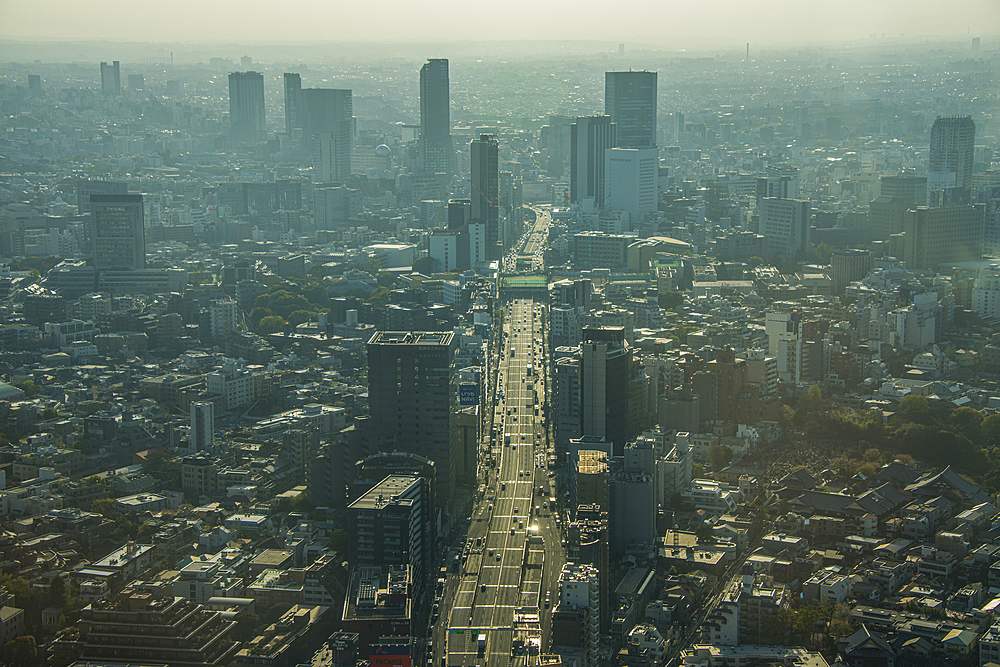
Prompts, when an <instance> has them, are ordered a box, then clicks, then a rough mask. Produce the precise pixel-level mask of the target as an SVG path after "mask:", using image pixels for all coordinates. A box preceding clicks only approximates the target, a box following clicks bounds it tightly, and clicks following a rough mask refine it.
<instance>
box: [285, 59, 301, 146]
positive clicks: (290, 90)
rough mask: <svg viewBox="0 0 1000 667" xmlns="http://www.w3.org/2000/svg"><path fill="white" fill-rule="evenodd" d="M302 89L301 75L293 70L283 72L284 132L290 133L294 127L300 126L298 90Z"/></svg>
mask: <svg viewBox="0 0 1000 667" xmlns="http://www.w3.org/2000/svg"><path fill="white" fill-rule="evenodd" d="M301 90H302V77H301V76H299V75H298V74H295V73H293V72H285V134H289V135H290V134H291V133H292V130H293V129H295V128H296V127H302V125H301V123H300V121H299V92H300V91H301Z"/></svg>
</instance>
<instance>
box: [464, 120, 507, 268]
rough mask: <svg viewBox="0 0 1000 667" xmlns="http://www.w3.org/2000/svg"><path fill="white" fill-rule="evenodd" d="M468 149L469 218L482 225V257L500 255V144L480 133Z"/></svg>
mask: <svg viewBox="0 0 1000 667" xmlns="http://www.w3.org/2000/svg"><path fill="white" fill-rule="evenodd" d="M469 146H470V150H471V151H472V168H471V171H472V173H471V183H470V189H471V190H472V193H471V194H472V222H477V223H481V224H484V225H486V259H488V260H494V259H500V256H501V255H502V254H503V248H502V247H501V245H500V204H499V199H500V144H498V143H497V138H496V137H495V136H494V135H492V134H483V135H480V136H479V138H478V139H473V141H472V143H471V144H470V145H469Z"/></svg>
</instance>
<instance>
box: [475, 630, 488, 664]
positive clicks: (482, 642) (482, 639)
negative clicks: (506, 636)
mask: <svg viewBox="0 0 1000 667" xmlns="http://www.w3.org/2000/svg"><path fill="white" fill-rule="evenodd" d="M476 644H477V646H478V649H479V657H480V658H482V657H483V656H485V655H486V633H485V632H481V633H479V638H478V639H477V641H476Z"/></svg>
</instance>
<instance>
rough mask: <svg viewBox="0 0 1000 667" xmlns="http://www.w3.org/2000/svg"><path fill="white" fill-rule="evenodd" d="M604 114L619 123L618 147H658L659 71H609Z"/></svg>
mask: <svg viewBox="0 0 1000 667" xmlns="http://www.w3.org/2000/svg"><path fill="white" fill-rule="evenodd" d="M604 113H605V114H607V115H608V116H611V121H612V122H613V123H615V124H617V125H618V143H617V146H618V147H621V148H648V147H649V146H655V145H656V72H605V73H604Z"/></svg>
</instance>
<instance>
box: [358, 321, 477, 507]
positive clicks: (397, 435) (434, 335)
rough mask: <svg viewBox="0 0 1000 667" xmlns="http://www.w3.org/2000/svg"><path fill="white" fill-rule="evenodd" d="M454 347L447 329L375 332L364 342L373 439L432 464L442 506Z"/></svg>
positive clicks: (451, 426) (447, 482)
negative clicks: (365, 344)
mask: <svg viewBox="0 0 1000 667" xmlns="http://www.w3.org/2000/svg"><path fill="white" fill-rule="evenodd" d="M457 346H458V341H457V340H456V338H455V335H454V334H453V333H452V332H450V331H448V332H422V331H421V332H412V331H411V332H405V331H379V332H376V333H375V335H374V336H372V338H371V340H369V341H368V395H369V400H368V405H369V414H370V415H371V426H372V429H373V436H374V437H375V438H376V439H377V440H379V441H381V442H384V443H386V444H387V446H391V447H392V449H393V450H395V451H400V452H410V453H413V454H420V455H421V456H425V457H427V458H429V459H430V460H432V461H434V464H435V466H436V467H437V470H438V493H439V498H441V499H443V500H444V501H445V502H447V499H448V497H449V495H450V494H451V491H452V489H453V488H454V486H453V481H454V479H453V476H454V469H453V465H452V459H453V456H454V453H453V449H454V447H455V446H457V442H456V441H455V414H456V412H455V411H454V410H452V383H453V382H454V379H455V369H454V364H453V363H452V360H453V359H454V357H455V352H456V350H457ZM389 443H391V445H389Z"/></svg>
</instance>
